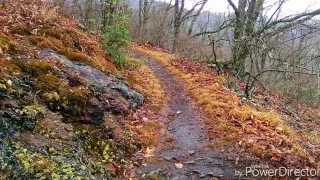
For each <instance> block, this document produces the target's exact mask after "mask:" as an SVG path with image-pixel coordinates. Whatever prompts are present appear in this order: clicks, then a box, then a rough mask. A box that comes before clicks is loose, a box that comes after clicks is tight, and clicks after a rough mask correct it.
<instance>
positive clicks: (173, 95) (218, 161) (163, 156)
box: [137, 55, 245, 180]
mask: <svg viewBox="0 0 320 180" xmlns="http://www.w3.org/2000/svg"><path fill="white" fill-rule="evenodd" d="M137 57H138V58H139V59H143V60H145V61H146V63H147V65H148V66H149V68H150V69H151V70H152V71H153V72H154V74H155V75H156V76H157V77H158V78H159V79H160V82H161V84H162V86H163V88H164V90H165V92H166V94H167V97H166V98H167V103H166V105H165V107H164V108H163V109H162V110H161V112H160V113H159V116H158V119H157V121H158V122H159V123H161V124H164V125H165V128H166V129H167V130H168V131H169V134H170V135H171V136H172V141H170V142H169V143H166V144H164V146H165V148H162V149H160V150H156V152H155V156H156V159H157V160H155V161H152V162H148V163H146V166H145V167H142V168H141V172H139V174H142V175H143V176H144V177H145V179H151V178H152V177H157V179H177V180H184V179H186V180H187V179H215V178H218V179H237V178H236V177H235V169H243V168H244V167H245V165H244V164H243V165H242V166H240V165H237V167H236V165H235V159H232V158H227V156H225V155H224V154H223V153H221V152H215V151H214V149H212V147H210V145H212V143H214V140H208V139H207V138H206V129H205V128H206V126H205V122H204V117H202V116H201V115H200V113H199V112H198V111H197V109H196V108H195V106H194V105H193V103H192V100H191V99H190V98H189V97H188V95H187V94H188V93H187V91H186V89H185V88H184V85H183V84H182V83H181V82H180V81H178V80H177V79H176V77H175V76H174V75H173V74H172V73H171V72H170V71H169V70H168V69H167V68H166V67H165V66H164V65H162V64H161V63H159V62H158V61H157V60H155V59H153V58H150V57H146V56H142V55H137ZM181 166H182V167H181Z"/></svg>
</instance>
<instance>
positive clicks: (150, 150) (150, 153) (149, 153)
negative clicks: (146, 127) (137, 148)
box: [144, 147, 154, 158]
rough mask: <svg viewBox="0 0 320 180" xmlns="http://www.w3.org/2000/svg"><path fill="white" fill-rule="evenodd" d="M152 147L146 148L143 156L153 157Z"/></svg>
mask: <svg viewBox="0 0 320 180" xmlns="http://www.w3.org/2000/svg"><path fill="white" fill-rule="evenodd" d="M153 153H154V149H153V148H149V147H148V148H147V149H146V153H145V154H144V157H146V158H150V157H153V156H154V154H153Z"/></svg>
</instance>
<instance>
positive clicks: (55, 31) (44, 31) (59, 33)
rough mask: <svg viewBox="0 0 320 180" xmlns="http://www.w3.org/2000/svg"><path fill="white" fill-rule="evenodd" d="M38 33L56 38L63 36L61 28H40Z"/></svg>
mask: <svg viewBox="0 0 320 180" xmlns="http://www.w3.org/2000/svg"><path fill="white" fill-rule="evenodd" d="M39 33H41V34H42V35H43V36H50V37H53V38H57V39H62V38H63V37H64V33H63V32H62V31H61V30H59V29H54V28H47V29H41V30H40V32H39Z"/></svg>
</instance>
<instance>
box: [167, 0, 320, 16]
mask: <svg viewBox="0 0 320 180" xmlns="http://www.w3.org/2000/svg"><path fill="white" fill-rule="evenodd" d="M165 1H169V0H165ZM195 1H196V0H186V2H188V5H187V6H189V7H190V6H192V4H193V3H194V2H195ZM278 1H279V0H267V4H268V5H271V4H274V3H275V2H278ZM233 2H234V3H235V4H236V5H237V2H238V0H233ZM318 8H320V0H289V1H288V2H287V3H286V4H285V5H284V6H283V10H282V13H283V15H289V14H294V13H298V12H303V11H305V10H306V9H308V10H314V9H318ZM205 10H209V11H212V12H228V2H227V0H209V1H208V4H207V5H206V8H205Z"/></svg>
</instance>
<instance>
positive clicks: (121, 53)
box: [101, 15, 130, 69]
mask: <svg viewBox="0 0 320 180" xmlns="http://www.w3.org/2000/svg"><path fill="white" fill-rule="evenodd" d="M127 23H128V22H127V18H126V16H125V15H121V17H119V19H118V23H116V24H112V25H109V26H106V28H105V29H104V31H103V33H102V35H101V44H102V48H103V50H104V51H106V53H107V54H108V55H109V56H110V57H111V58H112V59H113V61H114V63H115V64H116V65H117V66H118V67H119V68H120V69H122V68H123V67H124V65H125V64H126V62H127V59H128V56H129V53H128V52H126V51H125V50H124V47H125V46H126V45H127V44H128V43H129V42H130V35H129V31H128V28H127Z"/></svg>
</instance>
